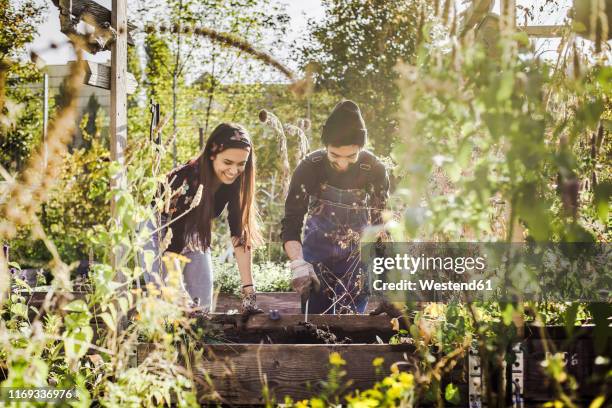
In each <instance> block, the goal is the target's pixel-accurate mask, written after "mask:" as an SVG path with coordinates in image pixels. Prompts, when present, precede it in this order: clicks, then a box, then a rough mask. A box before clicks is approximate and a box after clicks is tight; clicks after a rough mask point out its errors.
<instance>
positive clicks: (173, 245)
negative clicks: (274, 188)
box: [164, 159, 242, 253]
mask: <svg viewBox="0 0 612 408" xmlns="http://www.w3.org/2000/svg"><path fill="white" fill-rule="evenodd" d="M198 173H199V164H198V161H197V160H196V159H193V160H191V161H189V162H188V163H187V164H185V165H183V166H180V167H177V168H176V169H174V170H172V171H171V172H170V174H168V181H169V182H170V186H171V188H172V192H176V191H178V190H179V189H181V188H182V189H183V192H182V193H179V194H176V195H175V196H173V198H172V200H171V201H170V209H169V211H168V213H164V215H165V216H167V217H168V216H169V217H171V218H170V219H176V218H177V217H178V216H179V215H181V214H183V213H184V212H185V211H187V210H188V209H189V206H190V203H191V201H192V200H193V198H194V196H195V194H196V192H197V191H198ZM240 180H241V178H240V177H239V178H238V179H237V180H236V181H234V182H233V183H232V184H221V186H219V189H218V190H217V191H216V192H215V212H214V216H215V217H218V216H219V215H221V213H222V212H223V209H225V207H226V206H227V207H228V215H227V221H228V224H229V228H230V233H231V236H233V237H235V236H236V237H241V236H242V221H241V216H240V201H239V193H240V190H239V189H240ZM203 204H204V199H202V200H200V204H199V205H198V207H199V206H200V205H203ZM197 210H198V208H194V209H193V210H191V211H190V212H189V213H188V214H187V215H185V216H184V217H181V218H180V219H177V220H176V221H174V222H173V223H172V224H171V225H170V228H172V241H171V242H170V245H169V246H168V251H171V252H176V253H181V251H182V250H183V248H184V247H185V232H186V226H192V225H195V222H196V218H195V217H196V216H197Z"/></svg>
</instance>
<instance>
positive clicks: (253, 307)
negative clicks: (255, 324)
mask: <svg viewBox="0 0 612 408" xmlns="http://www.w3.org/2000/svg"><path fill="white" fill-rule="evenodd" d="M241 312H242V319H243V321H246V320H248V319H249V316H251V315H254V314H259V313H263V310H261V309H260V308H258V307H257V296H256V295H255V292H254V291H250V292H248V293H247V292H245V291H244V290H243V291H242V307H241Z"/></svg>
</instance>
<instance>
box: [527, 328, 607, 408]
mask: <svg viewBox="0 0 612 408" xmlns="http://www.w3.org/2000/svg"><path fill="white" fill-rule="evenodd" d="M525 334H526V339H525V341H524V350H525V354H524V375H525V377H524V388H525V390H524V394H523V395H524V397H525V399H526V400H528V401H548V400H550V398H551V396H553V395H555V393H554V389H553V387H552V383H551V381H550V380H549V379H548V377H547V376H546V375H545V374H544V368H543V367H542V362H543V361H545V360H546V357H547V355H548V354H554V353H561V354H562V355H563V361H564V363H565V368H566V370H567V372H568V374H570V375H571V376H573V377H574V378H576V380H577V383H578V390H577V397H578V399H579V400H583V401H584V400H588V399H592V398H593V397H594V396H596V395H597V393H598V392H599V391H600V388H601V386H602V384H603V378H604V377H605V375H606V373H607V371H608V370H609V369H610V368H612V366H611V364H610V363H608V364H605V365H596V364H595V359H596V357H597V354H596V352H595V346H594V338H593V326H582V327H576V328H575V329H574V333H573V335H572V336H568V335H567V333H566V331H565V328H564V327H561V326H552V327H547V328H546V329H545V333H544V335H545V336H546V338H548V340H545V339H543V338H542V334H543V333H542V332H541V330H540V329H539V328H537V327H534V326H527V330H526V333H525ZM611 352H612V345H608V349H607V350H606V351H605V352H604V355H606V356H610V354H611Z"/></svg>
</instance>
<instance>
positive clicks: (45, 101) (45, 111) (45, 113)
mask: <svg viewBox="0 0 612 408" xmlns="http://www.w3.org/2000/svg"><path fill="white" fill-rule="evenodd" d="M48 123H49V74H48V73H46V72H45V74H44V75H43V147H44V152H43V166H44V167H47V154H48V152H47V128H48Z"/></svg>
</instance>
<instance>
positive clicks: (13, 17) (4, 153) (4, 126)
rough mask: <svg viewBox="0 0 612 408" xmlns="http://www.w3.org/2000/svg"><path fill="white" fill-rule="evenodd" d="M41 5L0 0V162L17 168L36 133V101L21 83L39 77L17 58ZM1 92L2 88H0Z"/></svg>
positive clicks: (11, 167) (38, 119)
mask: <svg viewBox="0 0 612 408" xmlns="http://www.w3.org/2000/svg"><path fill="white" fill-rule="evenodd" d="M41 15H42V7H40V6H37V5H36V3H35V2H33V1H29V0H28V1H24V2H22V3H21V5H19V6H17V5H16V4H15V2H11V1H9V0H0V66H2V67H8V69H7V70H4V72H3V77H2V78H0V89H1V88H5V90H6V91H5V92H6V99H5V97H4V95H2V96H0V111H2V114H3V118H4V119H3V120H2V121H0V152H1V153H0V165H2V166H4V167H5V168H8V169H11V170H13V171H15V170H17V169H18V168H19V167H20V165H21V163H23V161H24V160H25V158H27V156H28V155H29V152H30V150H31V147H32V145H33V143H34V142H35V139H36V137H35V135H36V134H40V132H38V130H39V129H40V126H39V125H40V123H39V122H40V114H39V112H40V106H39V105H40V104H39V103H38V100H37V99H33V96H34V95H35V92H33V91H32V90H30V89H28V88H25V87H24V86H23V84H25V83H31V82H35V81H39V80H40V72H39V71H38V70H37V69H36V68H35V66H34V64H32V63H29V62H20V61H18V58H19V57H22V55H21V53H23V50H24V49H25V44H27V43H29V42H30V41H32V39H33V38H34V34H35V33H36V27H37V23H38V22H39V20H40V18H41ZM0 93H2V92H0Z"/></svg>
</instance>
